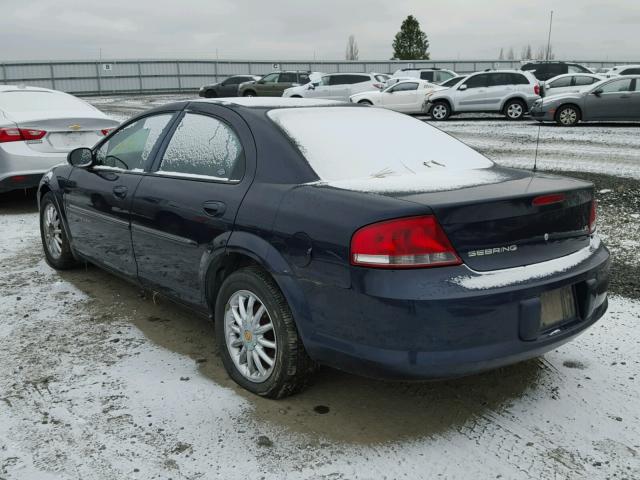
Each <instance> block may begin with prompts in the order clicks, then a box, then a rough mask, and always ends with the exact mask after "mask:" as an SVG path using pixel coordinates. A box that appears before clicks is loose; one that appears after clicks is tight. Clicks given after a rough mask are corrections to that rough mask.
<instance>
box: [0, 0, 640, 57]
mask: <svg viewBox="0 0 640 480" xmlns="http://www.w3.org/2000/svg"><path fill="white" fill-rule="evenodd" d="M0 8H1V11H2V14H1V15H0V44H1V45H3V48H2V49H1V50H0V62H1V61H2V60H16V59H37V60H41V59H87V58H98V56H99V54H100V49H102V56H103V58H139V57H142V58H149V57H172V58H174V57H175V58H182V57H206V58H215V56H216V50H217V55H218V56H219V58H223V59H224V58H227V59H234V58H238V59H245V58H246V59H268V60H288V59H313V58H314V56H315V58H317V59H319V60H329V59H343V58H344V51H345V45H346V41H347V37H348V36H349V35H350V34H353V35H355V37H356V41H357V42H358V46H359V48H360V59H372V60H385V59H388V58H390V57H391V55H392V48H391V42H392V40H393V36H394V35H395V34H396V32H397V31H398V30H399V28H400V24H401V22H402V20H403V19H404V18H405V17H406V16H407V15H409V14H413V15H415V16H416V17H417V18H418V20H419V21H420V24H421V26H422V29H423V30H424V31H425V32H426V33H427V35H428V37H429V41H430V44H431V46H430V52H431V57H432V58H433V59H456V58H462V59H464V58H472V59H495V58H497V56H498V52H499V50H500V48H501V47H503V48H504V49H505V53H506V52H507V51H508V49H509V47H513V48H514V50H515V51H516V52H517V54H518V53H519V52H520V50H521V48H522V46H523V45H525V44H527V43H531V45H532V47H533V50H534V52H535V50H536V49H537V48H538V47H539V46H541V45H544V44H545V43H546V38H547V29H548V23H549V11H550V10H552V9H553V10H554V25H553V33H552V44H553V49H554V51H555V53H556V56H557V57H560V58H565V59H584V60H590V59H594V60H606V59H609V60H639V61H640V34H639V26H640V1H639V0H602V1H598V0H555V1H552V0H527V1H521V0H484V1H482V2H480V1H469V0H467V1H462V0H437V1H432V0H298V1H296V2H293V1H284V0H177V1H171V2H168V1H159V0H100V1H95V0H83V1H75V0H55V1H52V0H29V1H28V2H26V3H24V4H23V3H20V2H15V1H10V0H0Z"/></svg>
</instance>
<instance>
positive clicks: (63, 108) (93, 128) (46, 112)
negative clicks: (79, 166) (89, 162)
mask: <svg viewBox="0 0 640 480" xmlns="http://www.w3.org/2000/svg"><path fill="white" fill-rule="evenodd" d="M117 125H118V122H117V121H115V120H111V119H110V118H109V117H107V116H106V115H105V114H104V113H102V112H101V111H100V110H98V109H96V108H95V107H93V106H91V105H89V104H88V103H86V102H84V101H82V100H80V99H79V98H76V97H74V96H72V95H68V94H66V93H63V92H58V91H56V90H48V89H46V88H36V87H16V86H11V85H0V193H2V192H8V191H11V190H19V189H22V188H30V187H36V186H38V183H39V182H40V178H42V175H43V174H44V173H45V172H46V171H47V170H49V169H50V168H51V167H53V166H54V165H57V164H58V163H63V162H65V161H66V158H67V153H68V152H70V151H71V150H73V149H74V148H77V147H92V146H93V145H94V144H95V143H96V142H97V141H98V140H100V139H101V138H103V137H104V136H105V135H107V134H108V133H109V131H110V130H111V129H113V128H115V127H116V126H117Z"/></svg>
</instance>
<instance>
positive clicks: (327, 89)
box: [282, 73, 389, 102]
mask: <svg viewBox="0 0 640 480" xmlns="http://www.w3.org/2000/svg"><path fill="white" fill-rule="evenodd" d="M388 78H389V75H386V74H384V73H329V74H327V75H324V76H323V77H322V78H320V79H319V81H315V82H313V81H312V82H309V83H307V84H306V85H301V86H299V87H291V88H287V89H286V90H285V91H284V93H283V94H282V96H283V97H294V98H323V99H326V100H340V101H343V102H348V101H349V97H350V96H351V95H354V94H356V93H360V92H366V91H369V90H380V89H381V88H382V87H384V82H385V81H387V79H388Z"/></svg>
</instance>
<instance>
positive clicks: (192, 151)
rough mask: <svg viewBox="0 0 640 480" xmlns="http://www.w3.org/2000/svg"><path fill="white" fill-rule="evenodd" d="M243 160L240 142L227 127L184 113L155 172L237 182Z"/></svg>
mask: <svg viewBox="0 0 640 480" xmlns="http://www.w3.org/2000/svg"><path fill="white" fill-rule="evenodd" d="M244 158H245V157H244V151H243V149H242V144H241V143H240V139H239V138H238V136H237V135H236V134H235V132H234V131H233V129H232V128H231V127H230V126H229V125H227V124H226V123H224V122H223V121H221V120H218V119H216V118H213V117H209V116H206V115H198V114H194V113H187V114H186V115H185V116H184V117H183V119H182V120H181V121H180V124H179V125H178V128H177V129H176V131H175V133H174V134H173V137H172V138H171V140H170V141H169V145H168V146H167V149H166V150H165V152H164V155H163V157H162V163H161V164H160V169H159V170H158V173H160V174H165V175H177V176H180V175H184V176H191V177H205V178H212V179H216V180H224V181H239V180H241V179H242V176H243V175H244V165H245V160H244Z"/></svg>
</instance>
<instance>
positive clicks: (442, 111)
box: [431, 104, 447, 120]
mask: <svg viewBox="0 0 640 480" xmlns="http://www.w3.org/2000/svg"><path fill="white" fill-rule="evenodd" d="M431 114H432V115H433V118H435V119H436V120H444V119H445V118H446V117H447V107H445V106H444V105H442V104H438V105H434V106H433V110H432V112H431Z"/></svg>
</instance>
